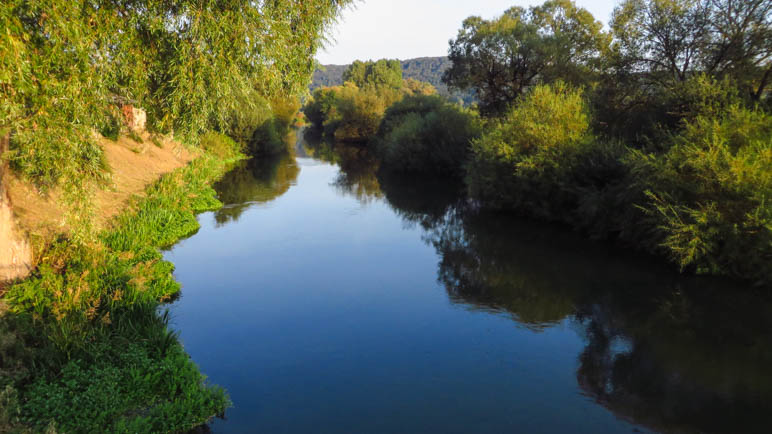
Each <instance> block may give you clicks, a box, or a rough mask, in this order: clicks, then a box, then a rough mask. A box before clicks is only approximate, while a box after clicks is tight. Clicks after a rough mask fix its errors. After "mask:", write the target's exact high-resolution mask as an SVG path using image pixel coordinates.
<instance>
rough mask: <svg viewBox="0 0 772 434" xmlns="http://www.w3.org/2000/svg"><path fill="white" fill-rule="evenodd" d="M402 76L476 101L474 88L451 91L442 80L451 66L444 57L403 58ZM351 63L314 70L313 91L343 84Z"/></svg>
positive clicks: (450, 95) (469, 101)
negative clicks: (345, 73) (344, 75)
mask: <svg viewBox="0 0 772 434" xmlns="http://www.w3.org/2000/svg"><path fill="white" fill-rule="evenodd" d="M401 63H402V77H403V79H404V80H405V81H406V82H407V81H409V80H411V79H412V80H415V81H418V82H421V83H429V84H431V85H432V86H434V87H435V88H436V89H437V93H439V94H440V95H442V96H444V97H447V98H449V99H451V100H453V101H459V102H463V103H464V104H465V105H471V104H472V103H473V102H474V101H475V95H474V91H473V90H464V91H450V90H449V89H448V86H447V85H446V84H445V83H443V82H442V75H443V73H444V72H445V71H446V70H447V69H448V68H450V65H451V63H450V60H449V59H448V58H447V57H445V56H443V57H419V58H416V59H408V60H402V61H401ZM349 67H350V65H320V66H319V67H318V68H317V69H316V71H314V75H313V80H312V81H311V91H315V90H316V89H318V88H320V87H333V86H340V85H342V84H343V74H344V72H345V71H346V70H347V69H349Z"/></svg>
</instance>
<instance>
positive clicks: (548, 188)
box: [467, 83, 593, 219]
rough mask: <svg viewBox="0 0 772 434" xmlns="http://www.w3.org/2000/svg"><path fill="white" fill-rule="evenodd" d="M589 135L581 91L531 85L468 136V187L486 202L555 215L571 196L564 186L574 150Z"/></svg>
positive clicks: (589, 138)
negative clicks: (505, 109)
mask: <svg viewBox="0 0 772 434" xmlns="http://www.w3.org/2000/svg"><path fill="white" fill-rule="evenodd" d="M592 141H593V138H592V136H591V134H590V132H589V120H588V117H587V110H586V108H585V103H584V100H583V98H582V93H581V91H579V90H575V89H570V88H569V87H567V86H566V85H564V84H562V83H558V84H555V85H553V86H550V85H544V86H536V87H535V88H533V89H532V90H531V92H530V93H528V94H527V95H526V96H525V97H524V98H523V99H522V101H520V103H519V104H518V105H517V106H515V107H514V108H512V109H511V110H510V111H509V112H508V113H507V114H506V115H505V116H504V118H502V119H501V120H497V121H492V122H491V123H490V125H489V126H488V128H487V131H486V132H485V134H483V136H482V137H481V138H480V139H478V140H474V141H473V142H472V154H473V156H472V160H471V162H470V165H469V169H468V175H467V182H468V184H469V189H470V192H471V194H472V195H473V196H474V197H477V198H479V199H481V200H482V201H483V202H484V203H485V204H486V205H488V206H492V207H497V208H514V209H517V210H520V211H527V212H528V213H531V214H535V215H537V216H539V217H543V218H549V219H554V218H555V215H556V214H560V213H561V212H562V211H561V209H562V208H564V206H566V204H567V203H571V202H575V200H573V198H572V197H571V193H570V192H569V191H568V189H567V188H565V187H566V186H567V182H568V180H569V178H570V173H571V171H572V166H573V165H574V164H575V160H576V158H577V154H578V153H579V152H580V151H581V149H582V148H583V147H584V146H587V144H588V143H591V142H592Z"/></svg>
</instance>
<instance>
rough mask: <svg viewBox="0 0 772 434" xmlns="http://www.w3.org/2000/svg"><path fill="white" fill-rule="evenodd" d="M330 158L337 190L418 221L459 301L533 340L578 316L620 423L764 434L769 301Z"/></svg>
mask: <svg viewBox="0 0 772 434" xmlns="http://www.w3.org/2000/svg"><path fill="white" fill-rule="evenodd" d="M317 149H320V148H317ZM324 152H330V153H332V154H334V155H335V157H334V158H335V159H336V160H335V161H336V162H337V163H338V164H340V167H341V172H342V173H341V175H340V177H339V178H338V181H336V184H337V185H338V187H339V189H340V191H342V192H343V193H345V194H350V195H352V196H354V197H356V198H358V199H360V200H361V201H364V202H369V201H371V200H373V199H374V198H380V197H381V196H383V197H385V200H386V201H387V202H388V204H389V206H391V207H392V208H393V209H394V211H395V212H396V213H397V214H398V215H400V216H401V217H402V218H403V219H404V220H405V222H406V224H408V225H420V227H421V228H422V229H423V231H424V235H423V238H424V241H425V242H426V243H428V244H430V245H432V246H433V247H434V248H435V249H436V251H437V253H438V256H439V265H438V272H437V275H438V280H439V281H440V282H441V283H442V284H443V285H444V287H445V288H446V290H447V292H448V294H449V297H450V299H451V301H452V302H453V303H457V304H458V305H462V306H465V307H467V308H469V309H475V310H484V311H490V312H497V313H502V314H506V315H509V316H511V318H512V319H513V320H514V321H515V323H516V324H517V325H518V326H521V327H525V328H528V329H530V330H533V331H536V332H540V331H542V330H545V329H546V328H549V327H551V326H553V325H555V324H558V323H560V322H563V321H566V320H568V321H570V323H571V324H572V325H573V327H574V328H575V329H576V331H577V333H579V334H580V335H581V336H583V337H584V339H585V341H586V346H585V348H584V350H583V352H582V353H581V354H580V355H579V357H578V360H579V367H578V369H577V372H576V377H577V382H578V384H579V386H580V387H581V389H582V390H583V391H584V393H586V394H587V396H589V397H591V398H593V399H595V400H596V401H597V402H598V403H600V404H602V405H604V406H605V407H607V408H608V409H610V410H612V411H613V412H614V413H615V414H617V416H619V417H622V418H625V419H628V420H630V421H631V422H633V423H636V424H641V425H644V426H647V427H649V428H651V429H654V430H657V431H664V432H768V430H769V421H770V416H769V415H770V414H772V368H770V367H772V300H770V298H769V297H768V296H765V295H762V294H755V293H752V292H751V291H750V290H748V289H746V288H744V287H742V286H741V285H738V284H737V283H734V282H727V281H723V280H721V279H712V278H694V277H691V278H688V277H683V276H680V275H678V274H677V273H675V272H674V271H673V270H672V269H670V268H669V267H666V266H664V265H662V264H660V263H659V262H658V261H656V260H652V259H651V258H648V257H642V256H639V255H635V254H631V253H625V252H620V251H619V250H616V249H614V248H610V247H609V246H607V245H603V244H597V243H591V242H588V241H587V240H585V239H583V238H582V237H581V236H579V235H577V234H575V233H572V232H570V231H568V230H566V229H564V228H560V227H555V226H552V225H544V224H539V223H534V222H529V221H523V220H520V219H517V218H515V217H512V216H507V215H501V214H490V213H485V212H481V211H479V210H477V209H476V208H475V207H474V206H473V204H471V203H469V202H468V201H467V200H465V199H464V198H463V195H462V192H463V188H462V186H459V185H458V184H454V183H452V182H446V181H444V180H440V179H436V178H434V179H430V178H420V177H410V176H406V175H404V174H399V175H397V174H390V173H385V172H383V171H379V170H378V167H377V164H374V163H373V162H372V161H371V160H368V157H367V156H365V155H363V154H362V151H361V150H358V149H349V148H335V147H332V148H328V149H327V150H326V151H324Z"/></svg>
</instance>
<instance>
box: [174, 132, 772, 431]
mask: <svg viewBox="0 0 772 434" xmlns="http://www.w3.org/2000/svg"><path fill="white" fill-rule="evenodd" d="M216 189H217V191H218V193H219V196H220V199H221V200H222V201H223V202H224V203H225V204H226V206H225V207H224V208H223V209H221V210H219V211H217V212H210V213H204V214H201V215H200V216H199V221H200V223H201V229H200V231H199V232H198V233H197V234H195V235H194V236H192V237H190V238H188V239H186V240H184V241H181V242H180V243H178V244H177V245H176V246H174V247H173V248H172V249H170V250H169V251H168V252H166V253H165V256H166V258H167V259H169V260H170V261H172V262H174V264H175V265H176V271H175V276H176V277H177V279H178V280H179V281H180V282H181V283H182V285H183V290H182V295H181V297H180V299H179V300H177V301H176V302H175V303H174V304H173V305H172V306H171V311H172V315H173V327H174V328H175V329H176V330H177V331H178V332H179V333H180V338H181V340H182V342H183V344H184V345H185V348H186V350H187V351H188V353H189V354H190V355H191V357H192V358H193V360H194V361H195V362H196V363H197V364H198V365H199V366H200V367H201V370H202V371H203V372H204V373H205V374H206V375H207V376H208V377H209V381H210V382H211V383H213V384H217V385H220V386H222V387H224V388H225V389H226V390H227V391H228V393H229V394H230V397H231V399H232V401H233V407H232V408H231V409H229V410H228V412H227V414H226V418H225V419H224V420H216V421H215V422H213V423H212V424H211V425H210V427H209V428H210V429H211V430H212V431H213V432H217V433H220V432H222V433H243V432H265V433H311V432H313V433H397V432H404V433H472V432H475V433H503V432H528V433H536V432H539V433H564V432H572V433H582V432H584V433H598V432H622V433H624V432H765V431H767V430H768V429H769V427H770V423H769V422H770V421H772V302H770V300H769V297H766V296H763V295H759V294H754V293H753V292H752V291H749V290H748V289H746V288H743V287H742V285H739V284H737V283H733V282H727V281H722V280H720V279H708V278H686V277H682V276H679V275H678V274H677V273H675V272H674V271H673V270H672V269H670V268H668V267H666V266H664V265H663V264H660V263H659V262H658V261H656V260H652V259H651V258H648V257H645V256H640V255H636V254H633V253H629V252H626V251H623V250H620V249H618V248H617V247H614V246H611V245H608V244H606V243H601V242H593V241H588V240H587V239H584V238H583V237H582V236H580V235H578V234H576V233H573V232H572V231H570V230H568V229H566V228H563V227H560V226H554V225H549V224H540V223H535V222H532V221H527V220H522V219H518V218H516V217H514V216H507V215H500V214H491V213H486V212H482V211H479V210H477V209H476V208H475V207H474V205H473V204H471V203H470V202H469V201H467V200H465V199H464V198H463V196H462V195H461V194H460V188H459V186H457V185H455V184H454V183H452V182H447V181H442V180H437V179H430V178H416V177H410V176H406V175H394V174H387V173H383V172H382V171H378V170H377V165H376V164H375V163H374V162H373V161H370V159H368V158H367V157H366V156H364V155H363V154H362V153H361V152H359V151H357V150H356V149H353V148H345V147H338V148H333V147H332V146H329V145H325V144H315V145H313V146H312V145H309V144H307V143H301V144H300V145H299V147H298V151H297V152H296V153H294V154H292V155H289V156H285V157H282V158H278V159H269V160H264V161H261V162H259V163H255V162H246V163H243V164H241V165H240V166H238V167H236V168H234V170H233V171H231V172H230V173H229V174H227V175H226V176H225V177H224V178H223V179H222V180H221V181H220V182H219V183H218V184H217V185H216Z"/></svg>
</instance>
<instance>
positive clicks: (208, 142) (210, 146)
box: [199, 131, 239, 158]
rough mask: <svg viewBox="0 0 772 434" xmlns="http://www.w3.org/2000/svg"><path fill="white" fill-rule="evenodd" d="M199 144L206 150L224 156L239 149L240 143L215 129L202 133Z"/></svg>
mask: <svg viewBox="0 0 772 434" xmlns="http://www.w3.org/2000/svg"><path fill="white" fill-rule="evenodd" d="M199 146H200V147H201V149H203V150H205V151H206V152H208V153H210V154H212V155H216V156H218V157H223V158H224V157H227V156H229V155H233V154H234V153H236V152H238V151H239V145H238V144H237V143H236V142H235V141H234V140H233V139H231V138H230V137H228V136H226V135H225V134H222V133H216V132H214V131H210V132H208V133H206V134H204V135H202V136H201V139H200V141H199Z"/></svg>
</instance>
